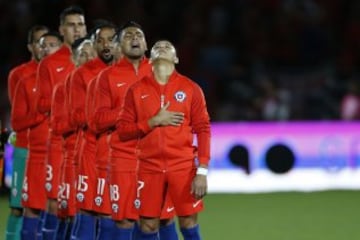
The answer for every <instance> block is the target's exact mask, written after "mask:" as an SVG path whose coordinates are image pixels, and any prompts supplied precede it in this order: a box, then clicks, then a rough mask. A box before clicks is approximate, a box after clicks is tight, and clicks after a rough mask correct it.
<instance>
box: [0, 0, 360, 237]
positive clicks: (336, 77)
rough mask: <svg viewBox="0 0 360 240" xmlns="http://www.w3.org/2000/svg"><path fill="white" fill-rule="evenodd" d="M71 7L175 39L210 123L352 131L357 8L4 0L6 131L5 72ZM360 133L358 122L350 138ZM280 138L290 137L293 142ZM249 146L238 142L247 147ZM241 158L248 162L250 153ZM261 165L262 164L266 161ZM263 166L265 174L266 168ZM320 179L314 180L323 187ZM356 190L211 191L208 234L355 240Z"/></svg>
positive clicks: (205, 221) (3, 206) (352, 4)
mask: <svg viewBox="0 0 360 240" xmlns="http://www.w3.org/2000/svg"><path fill="white" fill-rule="evenodd" d="M70 4H78V5H80V6H82V7H83V8H84V9H85V11H86V19H87V24H88V27H89V29H90V28H91V27H92V22H93V20H95V19H97V18H103V19H108V20H111V21H113V22H114V23H115V24H119V25H120V24H121V23H123V22H124V21H126V20H128V19H133V20H135V21H138V22H139V23H140V24H142V25H143V27H144V30H145V33H146V36H147V41H148V45H149V46H151V45H152V44H153V43H154V41H156V40H158V39H160V38H166V39H169V40H171V41H173V42H174V44H175V46H176V48H177V50H178V55H179V58H180V64H179V65H178V70H179V71H180V72H182V73H183V74H185V75H188V76H190V77H191V78H192V79H194V80H195V81H196V82H198V83H199V84H200V85H201V87H202V88H203V89H204V92H205V95H206V98H207V101H208V107H209V111H210V114H211V118H212V121H213V123H214V125H215V124H223V123H229V122H231V123H234V122H237V123H244V124H250V125H248V126H251V124H253V123H259V122H262V123H271V124H274V126H277V125H278V123H281V124H282V125H287V124H291V123H294V122H309V121H311V124H314V128H316V127H317V124H319V123H322V122H324V121H327V122H328V121H331V122H335V123H336V124H337V125H346V124H347V123H346V122H345V121H344V120H345V119H347V118H351V120H354V123H355V125H356V120H358V119H359V116H360V114H359V110H358V109H357V110H355V111H354V112H353V114H352V116H345V114H343V113H344V111H345V110H346V109H347V106H346V105H345V104H344V102H345V101H344V100H345V99H347V98H348V97H349V96H350V97H355V99H357V101H359V100H358V94H359V93H358V90H359V86H358V85H359V81H358V70H359V68H358V67H359V54H360V52H359V50H360V44H359V43H360V18H359V15H358V13H359V10H360V2H359V1H356V0H331V1H328V0H301V1H297V0H227V1H220V0H183V1H166V0H153V1H145V0H142V1H141V0H139V1H117V0H112V1H110V0H108V1H104V0H102V1H100V0H86V1H85V0H79V1H75V0H65V1H60V0H47V1H43V0H31V1H30V0H13V1H0V36H1V37H0V56H1V59H0V78H1V81H0V89H1V91H2V93H1V95H0V119H1V122H2V126H1V128H2V129H5V128H7V129H10V126H9V112H10V108H9V103H8V98H7V86H6V85H7V74H8V72H9V70H10V69H11V68H12V67H14V66H16V65H17V64H19V63H21V62H24V61H26V60H27V59H28V58H29V54H28V53H27V50H26V33H27V30H28V29H29V27H30V26H31V25H33V24H45V25H48V26H49V27H51V28H52V29H54V30H56V29H57V26H58V15H59V12H60V11H61V10H62V9H63V8H65V7H67V6H68V5H70ZM343 121H344V122H343ZM250 128H251V127H250ZM358 128H359V126H357V125H356V127H355V128H354V132H356V131H357V130H358ZM274 129H275V128H274ZM331 130H332V129H331V128H328V129H327V130H324V133H326V132H331ZM340 135H341V134H340ZM252 136H253V135H251V134H249V135H248V137H249V138H251V137H252ZM284 136H285V137H284ZM281 137H282V138H283V140H284V138H285V140H286V141H290V142H291V141H292V139H291V136H288V135H281ZM260 138H261V136H260ZM311 138H312V136H311V133H310V134H309V139H311ZM344 138H346V137H344ZM354 138H356V139H357V136H355V137H354ZM245 139H246V136H245ZM244 141H245V143H244V145H240V147H242V146H245V147H246V146H248V145H247V144H248V143H247V142H246V140H244ZM271 141H273V140H271ZM344 141H345V142H346V139H344ZM272 143H274V144H276V142H272ZM231 144H233V143H231ZM231 144H230V145H231ZM300 145H301V144H300ZM236 146H238V145H236ZM217 147H222V146H217ZM226 147H228V146H226ZM257 147H259V146H257ZM260 147H261V148H267V147H268V146H267V145H266V146H260ZM295 148H296V146H295ZM252 149H253V148H252V147H249V149H248V150H249V151H250V157H248V160H249V159H250V160H249V161H250V162H249V161H248V162H246V161H245V162H244V161H243V160H241V161H237V158H236V157H235V161H234V160H233V159H232V158H231V156H230V152H231V151H230V150H229V151H226V153H224V156H225V157H224V161H225V163H224V164H225V167H224V166H223V165H221V166H220V168H225V170H226V169H230V170H234V169H235V170H239V171H241V174H243V175H244V176H248V175H246V174H248V173H246V172H247V171H249V169H250V170H251V166H255V167H256V166H258V165H257V164H258V162H257V163H256V164H254V163H253V162H251V159H253V158H251V151H252ZM340 150H341V151H340V152H337V153H339V154H342V156H341V157H340V159H343V158H348V157H349V156H352V157H353V154H356V157H355V159H356V161H357V150H356V151H354V152H351V153H348V152H344V151H342V150H343V148H341V149H340ZM264 151H265V150H264ZM245 152H246V151H245ZM238 153H239V154H240V158H241V159H243V158H242V157H243V156H244V155H243V152H241V151H240V152H238ZM248 154H249V153H248ZM245 155H246V154H245ZM235 156H239V155H236V154H235ZM259 159H260V160H258V161H259V162H260V163H261V162H264V161H265V158H264V157H263V156H260V157H259ZM336 159H337V158H336ZM345 161H346V162H347V159H345ZM266 163H267V162H266ZM246 164H248V166H247V165H246ZM261 164H262V165H261ZM261 164H259V166H260V165H261V166H260V168H261V167H262V168H267V167H269V165H266V164H264V163H261ZM341 164H342V163H341ZM357 164H358V162H356V164H355V168H356V170H357ZM285 165H286V164H285ZM294 166H295V168H296V167H298V165H296V164H295V165H294ZM336 166H337V165H336ZM215 167H216V166H215ZM317 167H319V166H317ZM342 167H343V166H342ZM310 168H311V166H310ZM320 168H322V167H321V166H320ZM344 168H345V169H346V168H347V166H345V167H344ZM282 169H284V166H283V165H281V164H280V170H282ZM285 170H286V168H285ZM243 172H245V173H243ZM272 172H273V171H272ZM289 172H290V173H291V172H292V171H289ZM243 175H242V176H243ZM280 175H281V176H282V175H284V174H280ZM249 176H253V175H251V174H250V175H249ZM274 176H279V175H276V174H275V173H274ZM331 177H334V175H331ZM247 179H248V178H247ZM335 179H336V178H335ZM230 180H231V179H230ZM307 180H309V179H307ZM351 180H354V182H359V180H357V178H356V179H355V178H354V179H350V181H351ZM283 181H286V180H283ZM316 181H317V179H316V178H315V179H310V181H308V182H310V184H312V183H314V185H315V184H316ZM230 183H231V181H230ZM226 184H229V183H226ZM234 184H241V183H238V182H237V183H234ZM357 187H359V186H357ZM353 188H355V189H356V186H355V187H353ZM270 189H272V188H271V187H270ZM359 195H360V194H359V193H358V192H357V191H356V190H355V191H327V192H312V191H311V192H305V193H304V192H286V193H281V192H278V191H275V192H272V193H266V194H265V193H257V194H244V193H242V192H241V191H240V193H239V192H238V193H236V194H214V193H213V194H210V195H209V196H208V198H207V200H206V202H207V203H206V205H207V210H206V211H205V212H204V213H203V214H202V216H201V219H200V221H201V224H202V229H203V235H204V239H206V240H212V239H220V238H222V239H225V238H226V239H242V238H243V239H255V240H256V239H265V238H266V239H268V240H271V239H274V240H280V239H285V240H287V239H292V240H297V239H299V240H305V239H327V240H332V239H334V240H335V239H336V240H340V239H359V237H360V233H359V231H358V230H357V224H356V223H357V218H358V216H359V207H358V202H359V200H360V198H359V197H360V196H359ZM6 197H7V196H6V194H3V197H1V198H0V239H1V237H2V235H3V234H2V233H3V232H4V228H5V227H4V224H5V216H6V215H7V214H6V213H7V211H8V208H7V202H6Z"/></svg>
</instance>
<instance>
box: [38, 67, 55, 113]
mask: <svg viewBox="0 0 360 240" xmlns="http://www.w3.org/2000/svg"><path fill="white" fill-rule="evenodd" d="M52 88H53V86H52V79H51V73H50V70H49V67H48V66H47V65H46V64H45V63H44V62H40V65H39V68H38V71H37V76H36V89H37V91H38V93H39V95H38V99H37V104H36V107H37V110H38V111H39V112H40V113H43V114H46V113H49V112H50V109H51V96H52Z"/></svg>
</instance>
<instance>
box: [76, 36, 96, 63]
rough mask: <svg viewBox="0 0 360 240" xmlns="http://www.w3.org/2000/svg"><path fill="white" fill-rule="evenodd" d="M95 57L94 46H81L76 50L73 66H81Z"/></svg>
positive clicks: (86, 44) (89, 44)
mask: <svg viewBox="0 0 360 240" xmlns="http://www.w3.org/2000/svg"><path fill="white" fill-rule="evenodd" d="M95 57H96V52H95V50H94V46H93V45H92V44H91V43H89V42H87V43H84V44H81V45H80V46H79V48H78V49H77V57H76V58H75V65H77V66H81V65H83V64H84V63H86V62H88V61H90V60H92V59H94V58H95Z"/></svg>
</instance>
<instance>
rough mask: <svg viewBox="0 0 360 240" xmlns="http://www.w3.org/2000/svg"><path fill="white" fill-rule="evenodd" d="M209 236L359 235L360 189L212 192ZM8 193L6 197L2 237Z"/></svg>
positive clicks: (277, 239)
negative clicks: (310, 191)
mask: <svg viewBox="0 0 360 240" xmlns="http://www.w3.org/2000/svg"><path fill="white" fill-rule="evenodd" d="M205 205H206V209H205V211H204V212H202V213H201V214H200V217H199V222H200V224H201V232H202V236H203V240H241V239H246V240H358V239H360V224H359V222H360V220H359V219H360V191H325V192H312V193H295V192H289V193H266V194H209V195H208V196H207V197H206V200H205ZM7 214H8V202H7V197H5V196H3V197H1V198H0V240H1V239H4V232H5V223H6V217H7Z"/></svg>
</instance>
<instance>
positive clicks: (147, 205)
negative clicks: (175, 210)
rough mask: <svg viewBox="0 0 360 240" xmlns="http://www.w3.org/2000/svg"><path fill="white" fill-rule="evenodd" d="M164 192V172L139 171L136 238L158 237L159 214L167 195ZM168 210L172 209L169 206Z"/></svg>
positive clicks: (150, 238)
mask: <svg viewBox="0 0 360 240" xmlns="http://www.w3.org/2000/svg"><path fill="white" fill-rule="evenodd" d="M166 192H167V186H166V174H165V173H154V172H142V171H140V172H139V174H138V191H137V197H138V201H139V214H140V233H139V236H138V239H140V240H142V239H149V240H157V239H159V228H160V215H161V211H162V207H163V206H164V202H165V198H166V195H167V194H166ZM170 210H172V209H171V206H170ZM169 212H170V211H169Z"/></svg>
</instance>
